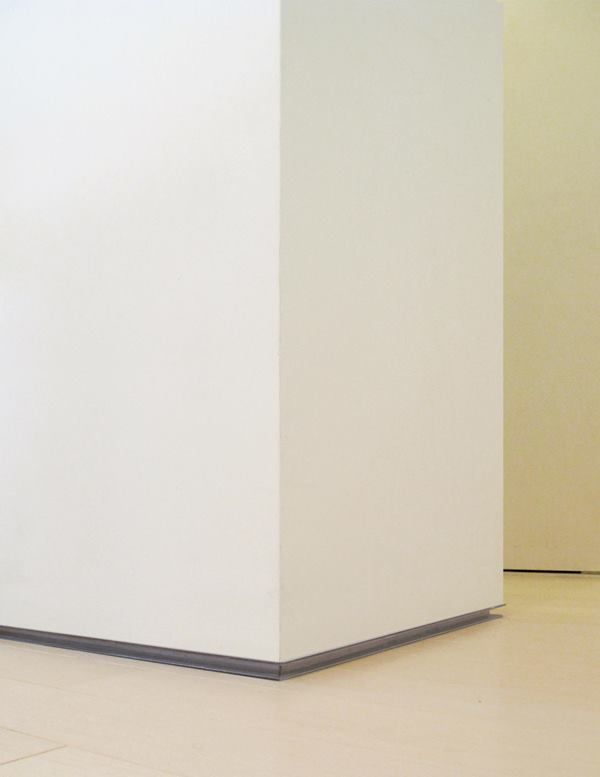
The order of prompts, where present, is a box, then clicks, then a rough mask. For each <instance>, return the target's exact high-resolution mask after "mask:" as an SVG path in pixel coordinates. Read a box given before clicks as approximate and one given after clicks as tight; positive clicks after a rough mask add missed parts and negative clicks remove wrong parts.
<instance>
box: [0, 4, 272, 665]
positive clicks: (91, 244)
mask: <svg viewBox="0 0 600 777" xmlns="http://www.w3.org/2000/svg"><path fill="white" fill-rule="evenodd" d="M278 65H279V7H278V3H277V2H276V0H261V2H258V3H247V2H245V0H228V2H226V3H217V2H214V1H213V0H194V1H192V0H177V2H169V1H168V0H150V2H145V1H144V2H142V0H118V1H117V0H103V1H102V2H97V1H96V0H83V1H82V0H77V2H70V1H69V0H52V2H48V1H47V0H38V1H37V2H36V1H34V0H22V1H20V2H18V3H17V2H3V3H2V4H1V5H0V104H1V105H2V121H1V122H0V170H1V171H2V174H1V176H0V214H1V216H0V218H1V219H2V223H1V229H0V316H1V321H0V373H1V376H2V378H1V380H0V623H2V624H5V625H10V626H17V627H25V628H34V629H43V630H44V629H45V630H50V631H58V632H66V633H71V634H78V635H85V636H98V637H103V638H108V639H117V640H126V641H131V642H141V643H148V644H154V645H161V646H166V647H173V648H187V649H192V650H193V649H195V650H201V651H209V652H215V653H225V654H232V655H241V656H246V657H251V658H263V659H269V658H271V659H276V658H277V657H278V617H279V609H278V607H279V602H278V583H279V578H278V541H279V529H278V517H279V516H278V511H279V502H278V477H279V465H278V444H279V440H278V410H277V395H278V367H277V348H278V342H277V331H278V285H277V278H278V229H279V226H278V219H277V213H278V196H279V179H278V174H279V134H278V133H279V72H278Z"/></svg>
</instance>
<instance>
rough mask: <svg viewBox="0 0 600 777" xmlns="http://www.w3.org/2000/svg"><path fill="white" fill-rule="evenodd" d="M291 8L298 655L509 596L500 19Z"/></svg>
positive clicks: (423, 7) (285, 224)
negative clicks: (505, 589) (504, 574)
mask: <svg viewBox="0 0 600 777" xmlns="http://www.w3.org/2000/svg"><path fill="white" fill-rule="evenodd" d="M282 8H283V26H282V29H283V44H282V86H283V89H282V139H281V141H282V221H281V224H282V235H281V237H282V256H281V309H282V320H281V425H282V426H281V429H282V483H281V488H282V558H281V565H282V621H281V629H282V632H281V640H282V641H281V655H282V658H283V659H290V658H294V657H296V656H299V655H304V654H308V653H313V652H316V651H319V650H324V649H328V648H332V647H337V646H340V645H343V644H347V643H352V642H356V641H359V640H363V639H367V638H370V637H375V636H379V635H382V634H386V633H389V632H394V631H397V630H400V629H405V628H409V627H413V626H418V625H420V624H424V623H428V622H431V621H435V620H439V619H442V618H447V617H451V616H453V615H458V614H459V613H466V612H469V611H472V610H478V609H480V608H487V607H490V606H491V605H496V604H499V603H500V602H501V601H502V581H501V567H502V549H501V545H502V539H501V534H502V444H501V439H502V393H501V384H502V372H501V358H502V357H501V355H502V342H501V317H502V218H501V211H502V192H501V189H502V151H501V104H502V94H501V81H502V77H501V60H502V32H501V26H502V23H501V9H500V7H499V6H498V4H497V3H495V2H492V0H489V1H488V0H460V1H459V0H420V1H419V2H389V1H388V0H328V1H327V2H322V1H321V0H284V2H283V5H282Z"/></svg>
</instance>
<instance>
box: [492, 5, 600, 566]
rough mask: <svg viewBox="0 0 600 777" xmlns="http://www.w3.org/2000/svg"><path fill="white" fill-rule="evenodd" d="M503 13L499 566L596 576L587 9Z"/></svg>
mask: <svg viewBox="0 0 600 777" xmlns="http://www.w3.org/2000/svg"><path fill="white" fill-rule="evenodd" d="M504 8H505V18H506V30H505V43H506V69H505V83H506V91H505V98H506V109H505V110H506V179H505V180H506V232H505V246H506V253H505V256H506V271H505V272H506V275H505V281H506V339H505V347H506V351H505V353H506V361H505V374H506V439H505V450H506V458H505V468H506V491H505V500H506V536H505V545H506V558H505V564H506V566H507V567H509V568H523V569H574V570H600V209H599V204H600V3H598V2H597V0H505V2H504Z"/></svg>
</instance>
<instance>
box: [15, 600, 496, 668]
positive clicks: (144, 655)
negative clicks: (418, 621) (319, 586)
mask: <svg viewBox="0 0 600 777" xmlns="http://www.w3.org/2000/svg"><path fill="white" fill-rule="evenodd" d="M498 606H501V605H498ZM490 609H495V608H489V609H486V610H477V611H476V612H471V613H467V614H466V615H458V616H456V617H454V618H447V619H446V620H442V621H436V622H435V623H429V624H427V625H426V626H418V627H417V628H414V629H406V630H405V631H398V632H396V633H394V634H388V635H386V636H384V637H376V638H375V639H368V640H365V641H364V642H357V643H355V644H353V645H346V646H344V647H340V648H335V649H334V650H326V651H324V652H323V653H315V654H314V655H310V656H304V657H302V658H296V659H294V660H293V661H283V662H277V661H259V660H256V659H252V658H236V657H234V656H222V655H215V654H212V653H197V652H195V651H188V650H175V649H173V648H161V647H152V646H150V645H137V644H135V643H131V642H117V641H115V640H109V639H96V638H95V637H78V636H74V635H71V634H56V633H54V632H49V631H36V630H34V629H19V628H15V627H12V626H0V639H8V640H13V641H16V642H29V643H32V644H35V645H48V646H50V647H57V648H63V649H66V650H80V651H85V652H87V653H101V654H103V655H109V656H118V657H120V658H134V659H137V660H139V661H153V662H155V663H160V664H173V665H175V666H186V667H190V668H193V669H206V670H209V671H212V672H227V673H229V674H238V675H245V676H247V677H259V678H263V679H266V680H287V679H289V678H291V677H297V676H299V675H302V674H307V673H309V672H315V671H317V670H319V669H326V668H327V667H330V666H334V665H335V664H341V663H344V662H346V661H352V660H354V659H355V658H362V657H363V656H369V655H372V654H373V653H380V652H381V651H383V650H391V649H392V648H396V647H400V646H401V645H406V644H409V643H411V642H418V641H420V640H423V639H428V638H429V637H434V636H436V635H438V634H444V633H446V632H448V631H455V630H456V629H462V628H465V627H467V626H472V625H474V624H476V623H483V622H484V621H488V620H492V619H494V618H499V617H500V616H499V615H491V614H490Z"/></svg>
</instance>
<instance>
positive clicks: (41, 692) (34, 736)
mask: <svg viewBox="0 0 600 777" xmlns="http://www.w3.org/2000/svg"><path fill="white" fill-rule="evenodd" d="M505 598H506V601H507V603H508V606H507V607H506V608H504V609H503V610H502V614H503V617H502V619H498V620H494V621H492V622H490V623H485V624H482V625H479V626H474V627H471V628H469V629H465V630H463V631H459V632H455V633H452V634H447V635H444V636H440V637H436V638H434V639H431V640H429V641H426V642H421V643H418V644H414V645H409V646H406V647H402V648H399V649H396V650H393V651H390V652H387V653H383V654H379V655H377V656H373V657H370V658H366V659H362V660H360V661H355V662H353V663H349V664H345V665H343V666H339V667H335V668H333V669H328V670H325V671H322V672H318V673H315V674H312V675H307V676H305V677H301V678H297V679H295V680H289V681H287V682H285V683H273V682H269V681H265V680H253V679H248V678H240V677H232V676H228V675H220V674H214V673H210V672H200V671H196V670H193V669H181V668H176V667H168V666H159V665H154V664H145V663H141V662H134V661H127V660H121V659H115V658H108V657H102V656H93V655H88V654H85V653H75V652H70V651H62V650H55V649H49V648H42V647H34V646H31V645H23V644H17V643H12V642H7V641H0V764H2V765H0V777H24V776H25V775H26V776H27V777H82V776H83V777H152V776H153V775H155V776H156V777H158V776H159V775H164V774H171V775H179V776H180V777H204V776H206V777H272V776H275V775H276V776H277V777H297V776H299V775H302V777H325V776H327V777H329V776H330V775H331V776H332V777H333V776H334V775H335V777H355V776H356V777H358V776H360V777H370V776H371V775H373V777H388V776H389V777H442V776H443V777H495V776H496V775H497V776H498V777H599V776H600V577H592V576H587V577H584V576H559V575H516V574H512V575H507V578H506V595H505Z"/></svg>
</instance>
